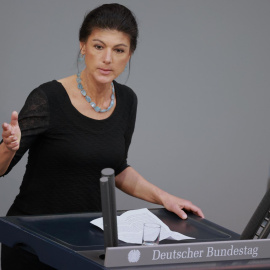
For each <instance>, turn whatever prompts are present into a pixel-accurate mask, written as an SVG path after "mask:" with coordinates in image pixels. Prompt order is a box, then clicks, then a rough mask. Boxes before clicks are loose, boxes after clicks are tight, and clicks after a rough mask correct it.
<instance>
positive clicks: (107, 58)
mask: <svg viewBox="0 0 270 270" xmlns="http://www.w3.org/2000/svg"><path fill="white" fill-rule="evenodd" d="M111 62H112V51H111V50H110V49H107V50H104V59H103V63H104V64H110V63H111Z"/></svg>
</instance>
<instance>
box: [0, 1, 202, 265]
mask: <svg viewBox="0 0 270 270" xmlns="http://www.w3.org/2000/svg"><path fill="white" fill-rule="evenodd" d="M137 37H138V28H137V23H136V20H135V18H134V16H133V14H132V13H131V12H130V10H128V9H127V8H126V7H124V6H122V5H119V4H108V5H102V6H100V7H98V8H96V9H94V10H93V11H91V12H90V13H89V14H88V15H87V16H86V17H85V19H84V21H83V24H82V26H81V29H80V33H79V40H80V59H83V60H84V62H85V68H84V69H83V70H82V71H81V72H78V74H76V75H72V76H70V77H67V78H64V79H61V80H58V81H55V80H54V81H51V82H48V83H45V84H43V85H41V86H39V87H38V88H36V89H35V90H34V91H32V92H31V93H30V95H29V97H28V98H27V100H26V103H25V105H24V107H23V108H22V110H21V112H20V115H19V121H18V114H17V113H16V112H13V113H12V115H11V122H10V123H9V124H8V123H4V124H3V125H2V127H3V133H2V137H3V142H2V143H1V145H0V175H5V174H7V173H8V172H9V171H10V170H11V169H12V167H13V166H14V165H15V164H16V163H17V162H18V161H19V160H20V158H21V157H22V156H23V154H24V153H25V152H26V151H27V150H28V149H29V157H28V164H27V167H26V173H25V175H24V178H23V182H22V185H21V187H20V193H19V194H18V196H17V197H16V199H15V201H14V203H13V205H12V206H11V208H10V210H9V211H8V214H7V215H38V214H59V213H72V212H73V213H74V212H90V211H101V202H100V192H99V178H100V172H101V170H102V169H103V168H106V167H110V168H113V169H114V170H115V174H116V177H115V181H116V186H117V187H118V188H120V189H121V190H122V191H124V192H126V193H128V194H130V195H132V196H135V197H138V198H141V199H143V200H146V201H149V202H152V203H156V204H160V205H163V206H164V207H165V208H166V209H168V210H169V211H172V212H174V213H176V214H177V215H179V217H181V218H183V219H185V218H186V217H187V216H186V214H185V212H184V211H183V209H186V210H188V211H192V212H194V213H195V214H197V215H199V216H201V217H203V213H202V211H201V210H200V209H199V208H198V207H197V206H195V205H193V204H192V203H191V202H189V201H187V200H184V199H180V198H178V197H175V196H173V195H170V194H168V193H167V192H165V191H163V190H161V189H159V188H158V187H156V186H154V185H153V184H151V183H149V182H148V181H146V180H145V179H144V178H143V177H142V176H141V175H140V174H139V173H138V172H137V171H135V170H134V169H133V168H132V167H130V166H129V165H128V164H127V161H126V160H127V154H128V148H129V145H130V142H131V138H132V134H133V131H134V126H135V119H136V110H137V97H136V95H135V93H134V92H133V91H132V90H131V89H130V88H128V87H127V86H124V85H121V84H118V83H117V82H116V81H115V79H116V78H117V77H118V76H119V75H120V74H121V73H122V72H123V70H124V69H125V66H126V65H127V64H128V62H129V61H130V58H131V55H132V54H133V52H134V51H135V49H136V45H137ZM18 265H19V266H18ZM22 265H25V268H26V267H27V269H43V268H44V269H47V268H48V267H47V266H45V265H43V264H40V263H39V262H38V260H37V258H35V257H34V256H32V255H31V254H28V253H27V252H24V251H21V250H14V249H10V248H7V247H5V246H4V247H3V251H2V269H3V270H5V269H13V270H14V269H24V268H20V267H22ZM31 267H32V268H31ZM42 267H43V268H42ZM48 269H49V268H48Z"/></svg>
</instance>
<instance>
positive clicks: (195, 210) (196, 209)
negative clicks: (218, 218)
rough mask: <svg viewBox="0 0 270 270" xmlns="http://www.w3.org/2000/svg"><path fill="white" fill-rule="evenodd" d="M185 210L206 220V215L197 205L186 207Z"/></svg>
mask: <svg viewBox="0 0 270 270" xmlns="http://www.w3.org/2000/svg"><path fill="white" fill-rule="evenodd" d="M185 209H186V210H188V211H191V212H193V213H194V214H196V215H197V216H200V217H202V218H204V214H203V212H202V210H201V209H200V208H199V207H197V206H196V205H194V204H191V205H189V206H185Z"/></svg>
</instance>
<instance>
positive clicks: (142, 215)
mask: <svg viewBox="0 0 270 270" xmlns="http://www.w3.org/2000/svg"><path fill="white" fill-rule="evenodd" d="M90 223H91V224H93V225H95V226H97V227H99V228H100V229H102V230H103V218H102V217H101V218H97V219H94V220H92V221H91V222H90ZM144 223H157V224H159V225H161V232H160V241H161V240H164V239H171V240H178V241H179V240H184V239H194V238H192V237H189V236H186V235H184V234H181V233H178V232H174V231H171V230H170V228H169V227H168V226H167V225H166V224H164V223H163V222H162V221H161V220H160V219H159V218H158V217H157V216H156V215H154V214H153V213H151V212H150V211H149V210H148V209H147V208H143V209H138V210H130V211H127V212H125V213H123V214H122V215H120V216H117V231H118V239H119V240H121V241H124V242H126V243H131V244H142V234H143V224H144Z"/></svg>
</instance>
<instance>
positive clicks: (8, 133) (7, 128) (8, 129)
mask: <svg viewBox="0 0 270 270" xmlns="http://www.w3.org/2000/svg"><path fill="white" fill-rule="evenodd" d="M2 128H3V132H2V137H3V138H8V137H9V136H11V135H13V132H12V128H11V126H10V125H9V124H7V123H4V124H3V125H2Z"/></svg>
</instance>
